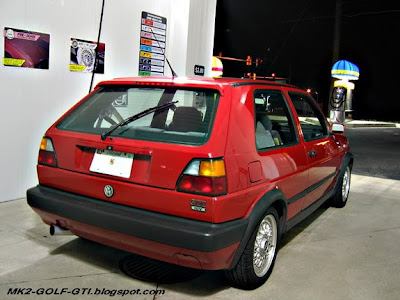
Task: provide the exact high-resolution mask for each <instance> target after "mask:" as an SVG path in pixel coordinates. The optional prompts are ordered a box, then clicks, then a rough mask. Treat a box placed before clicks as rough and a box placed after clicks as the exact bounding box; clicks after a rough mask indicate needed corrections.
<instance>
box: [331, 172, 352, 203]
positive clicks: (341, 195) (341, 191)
mask: <svg viewBox="0 0 400 300" xmlns="http://www.w3.org/2000/svg"><path fill="white" fill-rule="evenodd" d="M339 180H340V181H339V186H338V189H337V191H336V193H335V195H334V196H333V197H332V198H331V206H333V207H337V208H342V207H344V206H345V205H346V203H347V199H348V198H349V193H350V181H351V167H350V165H348V166H347V167H346V170H345V171H344V173H343V175H342V176H341V177H340V179H339Z"/></svg>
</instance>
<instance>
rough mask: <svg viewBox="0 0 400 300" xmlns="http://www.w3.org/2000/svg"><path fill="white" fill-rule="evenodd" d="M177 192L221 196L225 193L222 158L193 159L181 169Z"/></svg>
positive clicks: (224, 174)
mask: <svg viewBox="0 0 400 300" xmlns="http://www.w3.org/2000/svg"><path fill="white" fill-rule="evenodd" d="M177 190H178V191H179V192H186V193H194V194H201V195H207V196H221V195H225V194H226V193H227V187H226V173H225V163H224V160H223V159H204V160H203V159H195V160H192V161H191V162H190V163H189V165H188V166H187V167H186V168H185V170H184V171H183V174H182V176H181V178H180V180H179V182H178V188H177Z"/></svg>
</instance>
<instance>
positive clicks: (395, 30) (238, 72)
mask: <svg viewBox="0 0 400 300" xmlns="http://www.w3.org/2000/svg"><path fill="white" fill-rule="evenodd" d="M335 5H336V1H335V0H325V1H318V0H298V1H290V0H280V1H276V0H266V1H260V0H258V1H256V0H246V1H243V0H217V16H216V28H215V41H214V55H218V54H219V53H222V56H226V57H235V58H242V59H245V58H246V57H247V55H251V56H252V58H253V60H255V58H260V59H263V63H262V64H261V65H259V66H258V67H257V69H255V66H254V64H253V65H252V66H251V67H246V65H245V63H240V62H231V61H226V60H224V61H223V63H224V76H234V77H241V76H243V74H244V73H245V72H247V71H251V72H256V73H257V75H259V76H270V75H271V73H276V76H278V77H286V78H288V79H290V83H291V84H294V85H297V86H299V87H301V88H304V89H306V88H312V89H313V90H315V91H318V93H319V101H320V102H324V104H325V106H326V103H327V102H328V99H329V86H330V82H331V77H330V70H331V67H332V64H333V62H332V54H333V50H332V49H333V33H334V16H335ZM340 37H341V38H340V53H339V59H346V60H349V61H351V62H353V63H355V64H356V65H358V67H359V69H360V79H359V80H358V81H355V82H354V83H355V84H356V88H355V91H354V99H353V109H354V114H353V115H354V118H357V119H376V120H388V121H400V99H399V98H397V97H396V89H395V87H396V86H397V85H399V80H398V78H397V77H398V76H397V74H398V71H399V69H400V64H399V56H400V51H399V49H400V46H399V45H398V44H399V37H400V2H398V3H397V4H396V3H395V1H387V0H380V1H370V0H368V1H366V0H342V18H341V35H340ZM314 98H316V97H314Z"/></svg>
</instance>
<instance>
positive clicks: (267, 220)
mask: <svg viewBox="0 0 400 300" xmlns="http://www.w3.org/2000/svg"><path fill="white" fill-rule="evenodd" d="M279 232H280V224H279V217H278V213H277V212H276V210H275V209H274V208H273V207H270V208H268V209H267V211H266V212H265V214H264V216H263V218H262V219H261V220H260V222H259V223H258V226H257V227H256V228H255V230H254V232H253V234H252V235H251V237H250V239H249V241H248V243H247V245H246V248H245V249H244V251H243V253H242V256H241V258H240V260H239V262H238V263H237V265H236V266H235V267H234V268H233V269H232V270H226V271H225V276H226V278H227V280H228V281H229V283H230V284H231V285H232V286H234V287H237V288H240V289H244V290H252V289H256V288H258V287H259V286H261V285H263V284H264V282H265V281H266V280H267V279H268V277H269V276H270V275H271V272H272V269H273V267H274V264H275V259H276V253H277V249H278V241H279ZM260 246H261V247H260Z"/></svg>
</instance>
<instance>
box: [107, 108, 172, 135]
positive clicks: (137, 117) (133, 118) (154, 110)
mask: <svg viewBox="0 0 400 300" xmlns="http://www.w3.org/2000/svg"><path fill="white" fill-rule="evenodd" d="M175 103H178V101H172V102H168V103H165V104H162V105H157V106H154V107H150V108H148V109H146V110H144V111H142V112H140V113H138V114H136V115H133V116H130V117H129V118H126V119H125V120H123V121H122V122H120V123H118V124H116V125H115V126H114V127H112V128H110V129H109V130H108V131H106V132H104V133H102V134H101V139H102V140H103V141H104V140H105V139H106V138H107V137H108V136H109V135H110V134H111V133H112V132H113V131H114V130H115V129H117V128H119V127H122V126H125V125H127V124H129V123H131V122H133V121H136V120H137V119H140V118H142V117H144V116H147V115H148V114H151V113H152V112H157V111H161V110H164V109H167V108H169V107H171V106H173V105H174V104H175Z"/></svg>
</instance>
